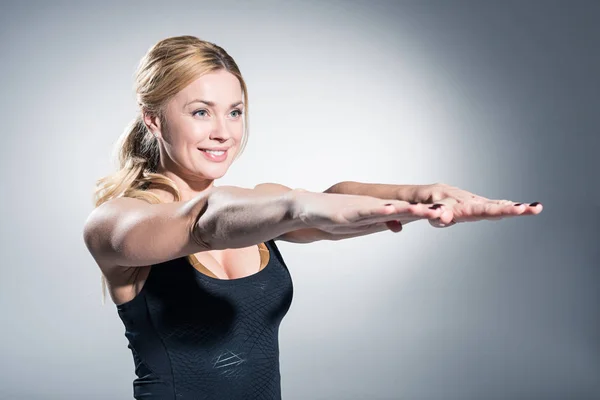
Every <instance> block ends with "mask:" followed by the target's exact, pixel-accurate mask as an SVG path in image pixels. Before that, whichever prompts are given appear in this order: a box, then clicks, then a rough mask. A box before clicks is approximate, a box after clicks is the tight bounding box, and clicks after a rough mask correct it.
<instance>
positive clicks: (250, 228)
mask: <svg viewBox="0 0 600 400" xmlns="http://www.w3.org/2000/svg"><path fill="white" fill-rule="evenodd" d="M295 193H296V191H295V190H292V191H290V192H287V193H284V194H278V195H273V194H272V193H271V192H269V191H267V190H260V189H245V188H240V187H233V186H222V187H217V188H213V189H209V190H207V191H206V192H205V193H203V194H201V195H198V196H196V197H194V198H193V199H191V200H189V201H185V202H174V203H164V204H150V203H147V202H145V201H143V200H139V199H134V198H127V197H121V198H117V199H112V200H109V201H108V202H106V203H104V204H102V205H100V206H99V207H97V208H96V209H94V210H93V211H92V212H91V214H90V215H89V217H88V218H87V220H86V221H85V225H84V231H83V236H84V241H85V244H86V246H87V248H88V249H89V251H90V253H91V254H92V255H93V257H94V259H95V260H96V262H97V263H98V264H99V265H100V266H101V267H113V266H114V267H116V266H123V267H138V266H148V265H152V264H158V263H161V262H165V261H168V260H172V259H174V258H179V257H183V256H186V255H189V254H193V253H197V252H201V251H207V250H213V249H214V250H216V249H224V248H236V247H247V246H251V245H252V244H256V243H261V242H263V241H267V240H270V239H272V238H273V237H276V236H279V235H281V234H283V233H285V232H288V231H291V230H295V229H299V228H303V227H305V226H306V225H305V224H304V223H303V222H302V221H301V220H300V219H299V218H297V217H294V216H293V209H294V197H295Z"/></svg>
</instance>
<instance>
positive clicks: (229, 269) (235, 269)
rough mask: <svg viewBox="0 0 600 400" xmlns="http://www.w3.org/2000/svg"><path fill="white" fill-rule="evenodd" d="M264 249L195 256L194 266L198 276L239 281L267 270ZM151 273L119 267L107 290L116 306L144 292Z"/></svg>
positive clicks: (109, 276)
mask: <svg viewBox="0 0 600 400" xmlns="http://www.w3.org/2000/svg"><path fill="white" fill-rule="evenodd" d="M149 191H151V192H153V193H155V194H157V195H158V196H159V197H161V199H162V200H163V201H164V202H170V201H173V198H172V197H171V196H170V195H168V194H165V192H163V191H160V190H157V191H155V190H152V189H150V190H149ZM261 249H265V251H267V252H268V250H266V247H265V246H264V244H261V245H254V246H249V247H244V248H238V249H225V250H211V251H203V252H200V253H195V254H194V256H193V258H195V261H197V264H196V263H193V266H194V268H195V269H196V270H198V271H199V272H201V273H203V274H205V275H208V276H212V277H214V278H217V279H238V278H242V277H245V276H249V275H252V274H254V273H256V272H258V271H259V270H260V269H262V268H264V266H265V265H263V264H264V263H262V262H261ZM149 273H150V266H146V267H130V268H127V267H117V268H115V269H113V270H112V271H111V272H109V273H108V274H107V271H105V272H104V274H105V276H106V280H107V289H108V292H109V294H110V296H111V298H112V299H113V301H114V303H115V304H122V303H125V302H128V301H130V300H132V299H133V298H134V297H135V296H136V295H137V294H138V293H139V292H140V290H142V287H143V286H144V283H145V282H146V278H147V277H148V274H149Z"/></svg>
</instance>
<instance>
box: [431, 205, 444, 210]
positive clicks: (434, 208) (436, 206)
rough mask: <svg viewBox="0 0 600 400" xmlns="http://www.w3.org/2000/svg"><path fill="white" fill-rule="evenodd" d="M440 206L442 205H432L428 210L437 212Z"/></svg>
mask: <svg viewBox="0 0 600 400" xmlns="http://www.w3.org/2000/svg"><path fill="white" fill-rule="evenodd" d="M441 206H442V204H434V205H432V206H431V207H429V209H431V210H437V209H438V208H440V207H441Z"/></svg>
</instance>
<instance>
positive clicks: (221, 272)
mask: <svg viewBox="0 0 600 400" xmlns="http://www.w3.org/2000/svg"><path fill="white" fill-rule="evenodd" d="M261 247H262V246H261V245H254V246H250V247H244V248H239V249H226V250H212V251H204V252H200V253H196V254H194V258H195V259H196V260H197V261H198V264H196V265H194V264H192V265H193V267H194V268H195V269H196V270H198V271H199V272H200V273H203V274H205V275H208V276H212V277H214V278H218V279H238V278H243V277H246V276H249V275H252V274H255V273H257V272H258V271H260V270H261V269H262V268H264V265H262V264H264V263H261V255H260V251H261V250H260V248H261ZM149 273H150V266H146V267H130V268H125V267H118V269H115V270H114V271H113V273H112V274H109V275H108V276H106V278H107V283H108V285H107V286H108V291H109V293H110V296H111V298H112V299H113V301H114V302H115V304H122V303H125V302H128V301H130V300H132V299H133V298H134V297H135V296H136V295H137V294H138V293H139V292H140V291H141V290H142V287H143V286H144V283H145V282H146V278H147V277H148V274H149Z"/></svg>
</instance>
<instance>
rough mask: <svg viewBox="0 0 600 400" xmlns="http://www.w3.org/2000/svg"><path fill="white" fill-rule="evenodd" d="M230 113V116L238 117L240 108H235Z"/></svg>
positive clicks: (240, 112)
mask: <svg viewBox="0 0 600 400" xmlns="http://www.w3.org/2000/svg"><path fill="white" fill-rule="evenodd" d="M236 113H237V114H236ZM231 114H232V117H234V118H237V117H240V116H241V115H242V110H239V109H235V110H233V111H232V112H231Z"/></svg>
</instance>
